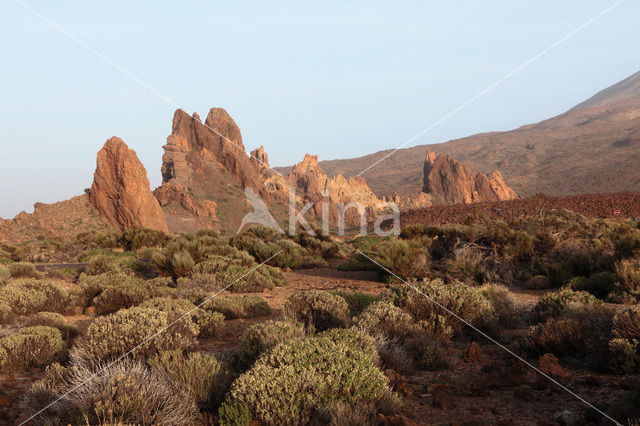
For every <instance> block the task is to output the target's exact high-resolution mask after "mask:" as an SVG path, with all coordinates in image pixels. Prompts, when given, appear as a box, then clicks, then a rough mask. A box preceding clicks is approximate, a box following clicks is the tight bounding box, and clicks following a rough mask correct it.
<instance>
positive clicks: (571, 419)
mask: <svg viewBox="0 0 640 426" xmlns="http://www.w3.org/2000/svg"><path fill="white" fill-rule="evenodd" d="M553 420H555V421H556V422H558V423H560V424H561V425H566V426H573V425H577V424H579V419H578V416H576V415H575V414H574V413H573V412H571V411H569V410H564V411H558V412H557V413H555V414H554V415H553Z"/></svg>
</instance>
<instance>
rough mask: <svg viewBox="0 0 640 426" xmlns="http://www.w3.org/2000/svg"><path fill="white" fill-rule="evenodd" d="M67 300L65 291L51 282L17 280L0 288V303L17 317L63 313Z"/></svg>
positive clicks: (67, 307)
mask: <svg viewBox="0 0 640 426" xmlns="http://www.w3.org/2000/svg"><path fill="white" fill-rule="evenodd" d="M68 300H69V296H68V294H67V292H66V291H65V289H64V288H63V287H62V286H61V285H59V284H57V283H54V282H51V281H43V280H36V279H31V278H27V279H18V280H14V281H11V282H9V283H8V284H7V285H5V286H4V287H2V288H0V302H4V303H6V304H7V305H9V306H11V308H12V310H13V312H15V313H16V314H18V315H31V314H34V313H37V312H42V311H49V312H60V313H65V312H66V311H67V310H68V309H69V303H68Z"/></svg>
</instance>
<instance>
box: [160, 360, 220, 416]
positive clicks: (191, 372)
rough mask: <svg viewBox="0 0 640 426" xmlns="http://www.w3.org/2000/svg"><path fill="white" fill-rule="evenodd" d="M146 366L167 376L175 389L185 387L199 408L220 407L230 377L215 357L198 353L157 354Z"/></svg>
mask: <svg viewBox="0 0 640 426" xmlns="http://www.w3.org/2000/svg"><path fill="white" fill-rule="evenodd" d="M148 363H149V365H150V366H151V367H152V368H153V369H155V370H157V371H158V372H160V373H162V374H166V375H167V376H168V377H169V379H170V380H171V381H172V382H174V383H175V384H176V386H177V387H180V386H185V387H186V388H187V389H188V390H189V392H190V393H191V395H192V396H193V398H194V399H195V401H196V402H197V403H198V405H199V406H200V407H202V408H205V409H206V408H212V407H215V406H216V405H217V404H219V403H220V402H222V401H221V398H222V397H223V395H224V393H225V391H226V390H227V386H228V385H229V384H230V382H229V378H230V376H229V374H228V372H227V370H225V369H224V367H223V365H222V363H221V362H220V361H218V360H217V359H216V358H215V357H214V356H211V355H207V354H203V353H201V352H191V353H189V354H187V355H184V354H183V353H182V352H181V351H165V352H160V353H159V354H158V355H156V356H155V357H153V358H151V359H149V360H148Z"/></svg>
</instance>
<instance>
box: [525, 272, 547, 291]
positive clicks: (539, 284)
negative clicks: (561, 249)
mask: <svg viewBox="0 0 640 426" xmlns="http://www.w3.org/2000/svg"><path fill="white" fill-rule="evenodd" d="M551 287H552V283H551V281H550V280H549V278H548V277H547V276H546V275H532V276H531V277H529V278H528V279H527V281H526V282H525V284H524V288H526V289H530V290H546V289H548V288H551Z"/></svg>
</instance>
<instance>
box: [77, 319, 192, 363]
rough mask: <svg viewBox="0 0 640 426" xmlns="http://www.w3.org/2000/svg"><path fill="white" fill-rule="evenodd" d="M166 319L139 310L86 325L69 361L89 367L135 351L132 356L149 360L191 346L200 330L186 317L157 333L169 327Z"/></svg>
mask: <svg viewBox="0 0 640 426" xmlns="http://www.w3.org/2000/svg"><path fill="white" fill-rule="evenodd" d="M168 318H169V315H168V314H167V313H166V312H161V311H159V310H156V309H145V308H139V307H135V308H129V309H123V310H120V311H118V312H116V313H114V314H111V315H108V316H106V317H100V318H98V319H96V320H95V321H94V322H93V323H92V324H91V325H90V326H89V329H88V330H87V333H86V335H84V336H82V337H80V338H79V339H76V341H75V344H74V346H73V347H72V348H71V352H70V355H71V359H72V360H73V361H74V363H75V364H77V365H86V366H91V365H99V364H102V363H105V362H109V361H112V360H114V359H117V358H118V357H120V356H121V355H124V354H125V353H127V352H128V351H130V350H132V349H134V348H137V349H136V350H135V351H134V352H133V353H132V354H131V355H132V356H133V357H149V356H152V355H155V354H156V353H157V352H159V351H163V350H170V349H175V350H182V349H186V348H188V347H189V346H191V345H192V344H194V342H195V337H196V336H197V335H198V331H199V330H198V326H197V325H196V324H194V323H193V322H192V321H191V320H190V319H188V318H184V319H182V320H181V321H178V322H177V323H175V324H173V325H172V326H171V327H170V328H168V329H167V330H166V331H164V332H162V333H160V334H157V333H158V332H159V331H161V330H164V329H165V328H166V327H167V326H168V325H169V323H170V322H169V320H168ZM156 334H157V335H156ZM154 336H155V337H154ZM139 345H140V346H139Z"/></svg>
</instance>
